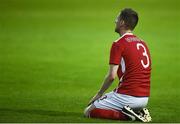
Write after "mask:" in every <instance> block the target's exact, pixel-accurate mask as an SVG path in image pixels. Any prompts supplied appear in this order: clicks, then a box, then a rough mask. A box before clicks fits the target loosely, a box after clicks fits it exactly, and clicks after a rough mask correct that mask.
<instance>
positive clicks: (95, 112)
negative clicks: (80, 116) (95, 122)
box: [84, 104, 129, 120]
mask: <svg viewBox="0 0 180 124" xmlns="http://www.w3.org/2000/svg"><path fill="white" fill-rule="evenodd" d="M84 115H85V116H86V117H90V118H103V119H113V120H129V117H127V116H126V115H125V114H123V113H122V112H121V111H118V110H111V109H102V108H96V106H95V105H94V104H91V105H90V106H88V107H87V108H86V109H85V111H84Z"/></svg>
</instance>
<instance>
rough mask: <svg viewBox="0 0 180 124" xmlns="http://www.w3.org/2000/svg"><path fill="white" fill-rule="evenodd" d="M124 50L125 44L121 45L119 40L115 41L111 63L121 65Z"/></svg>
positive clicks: (111, 53) (111, 52)
mask: <svg viewBox="0 0 180 124" xmlns="http://www.w3.org/2000/svg"><path fill="white" fill-rule="evenodd" d="M122 52H123V46H122V45H119V44H118V43H117V42H113V44H112V47H111V51H110V59H109V64H114V65H119V64H120V61H121V55H122Z"/></svg>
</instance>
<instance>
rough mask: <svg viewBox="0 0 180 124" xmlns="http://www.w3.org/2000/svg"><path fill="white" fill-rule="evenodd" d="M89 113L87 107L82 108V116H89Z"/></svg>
mask: <svg viewBox="0 0 180 124" xmlns="http://www.w3.org/2000/svg"><path fill="white" fill-rule="evenodd" d="M89 113H90V111H89V108H88V107H86V108H85V109H84V116H85V117H89Z"/></svg>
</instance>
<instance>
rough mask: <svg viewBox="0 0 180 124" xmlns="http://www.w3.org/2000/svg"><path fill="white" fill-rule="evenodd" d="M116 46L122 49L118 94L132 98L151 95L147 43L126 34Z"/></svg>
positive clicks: (149, 61) (149, 60)
mask: <svg viewBox="0 0 180 124" xmlns="http://www.w3.org/2000/svg"><path fill="white" fill-rule="evenodd" d="M116 45H117V46H119V47H121V48H122V51H121V63H120V67H119V69H118V76H119V78H121V81H120V83H119V86H118V88H117V89H116V92H118V93H121V94H127V95H132V96H149V95H150V75H151V59H150V53H149V50H148V47H147V46H146V44H145V42H144V41H142V40H141V39H139V38H138V37H136V36H135V35H133V34H126V35H124V36H123V37H122V38H120V39H119V40H118V41H117V42H116Z"/></svg>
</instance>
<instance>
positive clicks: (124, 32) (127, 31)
mask: <svg viewBox="0 0 180 124" xmlns="http://www.w3.org/2000/svg"><path fill="white" fill-rule="evenodd" d="M126 33H132V31H131V30H121V31H120V36H123V35H124V34H126Z"/></svg>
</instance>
